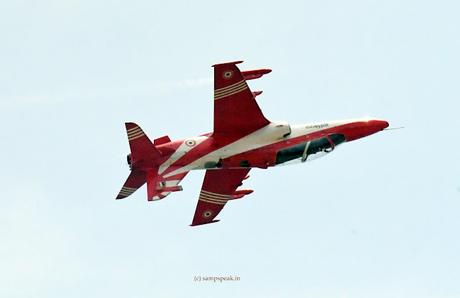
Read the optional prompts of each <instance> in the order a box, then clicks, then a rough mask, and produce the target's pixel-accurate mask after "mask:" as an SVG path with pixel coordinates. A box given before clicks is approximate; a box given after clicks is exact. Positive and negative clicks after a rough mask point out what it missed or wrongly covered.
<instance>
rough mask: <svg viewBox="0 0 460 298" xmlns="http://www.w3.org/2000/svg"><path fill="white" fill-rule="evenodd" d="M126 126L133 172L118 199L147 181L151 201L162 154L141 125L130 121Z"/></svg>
mask: <svg viewBox="0 0 460 298" xmlns="http://www.w3.org/2000/svg"><path fill="white" fill-rule="evenodd" d="M125 126H126V133H127V134H128V142H129V148H130V149H131V154H130V155H128V163H129V165H130V167H131V173H130V174H129V177H128V179H127V180H126V182H125V184H124V185H123V187H122V189H121V190H120V192H119V193H118V196H117V200H119V199H124V198H126V197H128V196H130V195H131V194H133V193H134V192H135V191H136V190H137V189H138V188H140V187H141V186H142V185H144V183H146V182H147V198H148V199H149V201H150V200H152V199H153V197H154V196H155V195H156V184H157V182H158V174H157V172H158V165H157V164H156V162H155V161H156V160H157V159H158V158H160V157H161V154H160V152H159V151H158V149H157V148H156V147H155V145H154V144H152V142H151V141H150V139H149V138H148V137H147V135H146V134H145V133H144V131H142V129H141V128H140V127H139V125H137V124H136V123H132V122H128V123H125Z"/></svg>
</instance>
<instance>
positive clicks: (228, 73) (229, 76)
mask: <svg viewBox="0 0 460 298" xmlns="http://www.w3.org/2000/svg"><path fill="white" fill-rule="evenodd" d="M232 76H233V71H231V70H227V71H224V74H223V77H224V79H230V78H231V77H232Z"/></svg>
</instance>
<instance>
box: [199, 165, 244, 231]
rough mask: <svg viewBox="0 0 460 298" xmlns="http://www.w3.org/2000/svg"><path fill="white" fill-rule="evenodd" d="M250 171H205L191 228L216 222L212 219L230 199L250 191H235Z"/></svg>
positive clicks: (237, 197) (240, 196)
mask: <svg viewBox="0 0 460 298" xmlns="http://www.w3.org/2000/svg"><path fill="white" fill-rule="evenodd" d="M249 170H250V169H223V170H207V171H206V175H205V176H204V181H203V186H202V187H201V192H200V198H199V200H198V204H197V206H196V210H195V216H194V217H193V222H192V224H191V225H192V226H196V225H202V224H207V223H213V222H217V221H219V220H215V219H214V218H215V217H216V216H217V215H218V214H219V212H220V211H221V210H222V209H223V208H224V206H225V204H226V203H227V202H228V201H229V200H232V199H239V198H242V197H243V196H244V195H246V194H249V193H251V192H252V191H251V190H246V191H236V189H237V188H238V186H240V185H241V182H242V181H243V180H244V179H245V178H246V177H247V174H248V172H249Z"/></svg>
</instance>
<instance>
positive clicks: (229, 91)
mask: <svg viewBox="0 0 460 298" xmlns="http://www.w3.org/2000/svg"><path fill="white" fill-rule="evenodd" d="M247 88H248V85H247V84H246V81H245V80H242V81H239V82H238V83H235V84H232V85H230V86H227V87H224V88H220V89H216V90H214V99H215V100H217V99H221V98H224V97H227V96H230V95H234V94H237V93H239V92H241V91H243V90H245V89H247Z"/></svg>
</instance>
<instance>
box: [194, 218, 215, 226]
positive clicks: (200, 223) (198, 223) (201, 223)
mask: <svg viewBox="0 0 460 298" xmlns="http://www.w3.org/2000/svg"><path fill="white" fill-rule="evenodd" d="M219 221H220V219H214V220H211V221H208V222H192V224H191V225H190V226H191V227H194V226H202V225H207V224H211V223H215V222H219Z"/></svg>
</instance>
